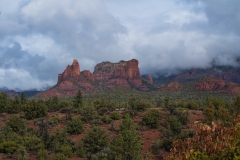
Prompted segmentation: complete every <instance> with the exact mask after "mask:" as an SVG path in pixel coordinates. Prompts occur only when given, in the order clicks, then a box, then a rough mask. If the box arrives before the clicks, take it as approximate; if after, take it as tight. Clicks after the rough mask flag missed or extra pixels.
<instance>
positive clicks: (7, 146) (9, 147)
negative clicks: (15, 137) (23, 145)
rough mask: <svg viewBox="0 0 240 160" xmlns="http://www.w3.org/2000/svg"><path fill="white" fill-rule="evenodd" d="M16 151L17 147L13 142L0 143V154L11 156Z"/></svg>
mask: <svg viewBox="0 0 240 160" xmlns="http://www.w3.org/2000/svg"><path fill="white" fill-rule="evenodd" d="M17 149H18V145H17V143H16V142H14V141H4V142H2V143H0V152H1V153H9V154H11V155H12V154H13V153H14V152H16V151H17Z"/></svg>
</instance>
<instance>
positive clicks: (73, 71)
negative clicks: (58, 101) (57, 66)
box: [58, 59, 80, 83]
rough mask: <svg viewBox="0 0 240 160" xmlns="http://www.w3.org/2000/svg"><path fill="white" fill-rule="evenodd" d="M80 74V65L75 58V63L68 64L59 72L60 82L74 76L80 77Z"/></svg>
mask: <svg viewBox="0 0 240 160" xmlns="http://www.w3.org/2000/svg"><path fill="white" fill-rule="evenodd" d="M79 75H80V65H79V63H78V61H77V60H76V59H74V60H73V64H72V65H71V66H70V65H68V66H67V67H66V69H65V70H64V72H63V73H62V74H58V83H61V82H62V81H64V80H66V79H68V78H70V77H73V78H74V79H78V76H79Z"/></svg>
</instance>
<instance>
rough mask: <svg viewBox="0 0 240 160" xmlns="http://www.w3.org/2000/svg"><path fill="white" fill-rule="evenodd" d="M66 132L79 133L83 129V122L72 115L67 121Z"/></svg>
mask: <svg viewBox="0 0 240 160" xmlns="http://www.w3.org/2000/svg"><path fill="white" fill-rule="evenodd" d="M66 127H67V132H68V133H70V134H79V133H81V132H82V131H83V123H82V121H81V119H80V118H79V117H74V118H72V119H70V120H68V122H67V126H66Z"/></svg>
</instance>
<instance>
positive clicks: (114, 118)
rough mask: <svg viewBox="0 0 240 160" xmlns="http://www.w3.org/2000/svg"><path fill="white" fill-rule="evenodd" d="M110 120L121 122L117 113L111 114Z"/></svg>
mask: <svg viewBox="0 0 240 160" xmlns="http://www.w3.org/2000/svg"><path fill="white" fill-rule="evenodd" d="M110 118H111V119H113V120H119V119H120V115H119V114H118V113H117V112H113V113H111V115H110Z"/></svg>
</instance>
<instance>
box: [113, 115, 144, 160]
mask: <svg viewBox="0 0 240 160" xmlns="http://www.w3.org/2000/svg"><path fill="white" fill-rule="evenodd" d="M111 150H112V151H113V156H114V158H116V159H122V160H141V159H143V158H142V156H141V150H142V142H141V139H140V136H139V135H138V132H137V130H136V126H135V125H134V123H133V120H132V119H131V118H130V116H129V115H126V116H125V118H124V119H123V121H122V123H121V124H120V131H119V134H118V137H117V138H116V139H115V140H113V141H112V143H111Z"/></svg>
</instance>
